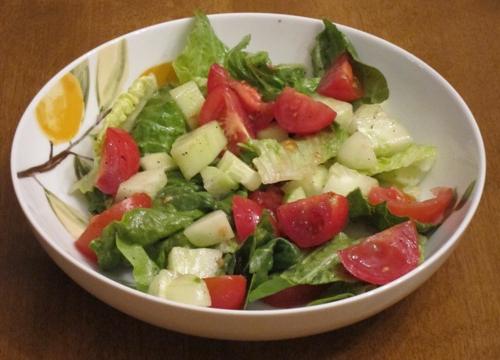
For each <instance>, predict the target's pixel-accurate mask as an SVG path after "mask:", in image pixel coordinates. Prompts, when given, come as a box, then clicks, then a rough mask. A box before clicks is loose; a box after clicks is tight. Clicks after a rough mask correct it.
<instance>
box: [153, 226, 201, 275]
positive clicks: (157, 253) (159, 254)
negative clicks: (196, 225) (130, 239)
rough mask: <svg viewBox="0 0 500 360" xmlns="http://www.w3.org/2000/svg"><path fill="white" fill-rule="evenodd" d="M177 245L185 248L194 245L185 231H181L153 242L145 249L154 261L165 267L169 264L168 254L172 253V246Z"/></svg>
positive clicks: (162, 267)
mask: <svg viewBox="0 0 500 360" xmlns="http://www.w3.org/2000/svg"><path fill="white" fill-rule="evenodd" d="M175 246H179V247H185V248H192V247H193V245H192V244H191V243H190V242H189V240H188V238H187V237H186V235H184V232H183V231H179V232H177V233H175V234H174V235H172V236H170V237H168V238H166V239H165V240H161V241H159V242H157V243H154V244H152V245H151V246H148V247H146V248H145V250H146V252H147V253H148V255H149V257H150V258H151V259H153V260H154V262H155V263H156V265H157V266H158V267H159V268H160V269H165V268H166V267H167V265H168V263H167V257H168V254H169V253H170V250H172V248H173V247H175Z"/></svg>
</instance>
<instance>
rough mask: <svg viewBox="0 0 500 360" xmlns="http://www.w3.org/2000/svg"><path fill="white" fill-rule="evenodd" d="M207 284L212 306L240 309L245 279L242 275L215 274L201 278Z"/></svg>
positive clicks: (243, 298) (243, 296)
mask: <svg viewBox="0 0 500 360" xmlns="http://www.w3.org/2000/svg"><path fill="white" fill-rule="evenodd" d="M203 280H204V281H205V284H207V288H208V292H209V293H210V299H211V300H212V307H213V308H219V309H232V310H240V309H243V305H245V296H246V290H247V279H246V278H245V277H244V276H242V275H225V276H215V277H209V278H205V279H203Z"/></svg>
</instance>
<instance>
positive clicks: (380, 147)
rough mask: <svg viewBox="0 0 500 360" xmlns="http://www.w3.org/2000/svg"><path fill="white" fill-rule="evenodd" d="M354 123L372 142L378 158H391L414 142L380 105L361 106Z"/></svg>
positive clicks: (355, 115)
mask: <svg viewBox="0 0 500 360" xmlns="http://www.w3.org/2000/svg"><path fill="white" fill-rule="evenodd" d="M353 122H354V125H355V127H356V129H357V130H358V131H359V132H361V133H363V134H365V135H366V136H367V137H368V138H369V139H370V140H371V142H372V144H373V146H374V150H375V154H377V155H378V156H390V155H392V154H394V153H397V152H399V151H402V150H404V149H406V148H407V147H408V146H409V145H410V144H411V143H412V142H413V139H412V137H411V136H410V134H409V133H408V131H407V130H406V129H405V128H404V127H403V125H401V124H400V123H399V122H398V121H396V120H395V119H392V118H391V117H389V115H388V114H387V113H386V112H385V111H384V110H383V109H382V106H380V105H379V104H372V105H368V104H365V105H362V106H360V107H359V109H358V110H356V112H355V113H354V118H353Z"/></svg>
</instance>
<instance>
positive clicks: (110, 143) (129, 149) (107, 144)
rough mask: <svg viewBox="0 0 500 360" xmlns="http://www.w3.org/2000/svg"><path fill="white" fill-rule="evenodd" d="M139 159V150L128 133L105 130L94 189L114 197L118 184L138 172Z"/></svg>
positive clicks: (110, 129)
mask: <svg viewBox="0 0 500 360" xmlns="http://www.w3.org/2000/svg"><path fill="white" fill-rule="evenodd" d="M140 157H141V155H140V153H139V148H138V147H137V144H136V143H135V140H134V139H133V138H132V136H130V134H129V133H128V132H126V131H125V130H122V129H118V128H108V129H106V134H105V135H104V143H103V148H102V159H101V163H100V166H99V172H98V175H97V181H96V187H97V188H98V189H99V190H101V191H102V192H103V193H105V194H108V195H114V194H115V193H116V191H117V190H118V186H119V185H120V183H122V182H123V181H125V180H127V179H128V178H130V177H131V176H132V175H134V174H135V173H136V172H137V171H138V170H139V160H140Z"/></svg>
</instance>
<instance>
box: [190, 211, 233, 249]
mask: <svg viewBox="0 0 500 360" xmlns="http://www.w3.org/2000/svg"><path fill="white" fill-rule="evenodd" d="M184 235H186V237H187V238H188V240H189V242H191V244H193V245H194V246H198V247H207V246H212V245H215V244H218V243H220V242H223V241H227V240H230V239H232V238H234V232H233V229H232V228H231V224H229V220H228V219H227V215H226V213H225V212H224V211H222V210H216V211H213V212H211V213H210V214H207V215H205V216H203V217H202V218H200V219H198V220H196V221H195V222H194V223H192V224H191V225H189V226H188V227H187V228H186V229H185V230H184Z"/></svg>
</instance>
